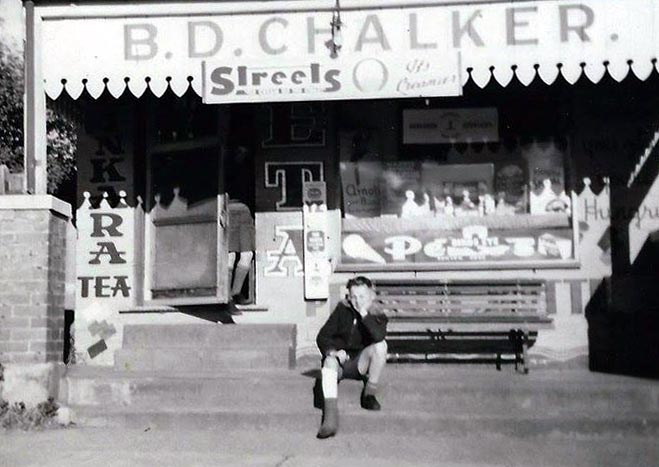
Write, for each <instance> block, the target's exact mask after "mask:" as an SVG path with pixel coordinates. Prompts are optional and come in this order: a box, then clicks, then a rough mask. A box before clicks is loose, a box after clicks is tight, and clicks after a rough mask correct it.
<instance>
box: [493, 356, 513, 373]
mask: <svg viewBox="0 0 659 467" xmlns="http://www.w3.org/2000/svg"><path fill="white" fill-rule="evenodd" d="M515 365H517V363H515ZM496 366H497V370H498V371H501V354H500V353H498V354H497V359H496Z"/></svg>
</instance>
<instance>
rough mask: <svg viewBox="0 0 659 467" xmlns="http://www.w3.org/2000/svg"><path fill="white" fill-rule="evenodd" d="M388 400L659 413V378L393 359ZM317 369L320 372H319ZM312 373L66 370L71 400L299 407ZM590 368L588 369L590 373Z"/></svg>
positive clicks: (519, 410) (506, 409)
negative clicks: (460, 368) (435, 367)
mask: <svg viewBox="0 0 659 467" xmlns="http://www.w3.org/2000/svg"><path fill="white" fill-rule="evenodd" d="M386 371H387V373H386V377H385V379H384V380H383V382H382V385H381V391H380V400H381V401H382V403H383V405H385V406H386V407H389V408H395V409H397V410H404V411H411V412H413V411H420V412H423V411H426V410H432V411H435V412H437V413H442V414H457V415H465V414H473V415H475V416H476V415H502V414H504V415H505V414H510V413H516V414H526V415H537V414H547V415H552V416H558V415H571V414H573V413H593V414H601V413H604V414H621V413H625V412H639V413H640V412H646V413H654V414H659V385H656V384H652V382H647V381H643V380H634V379H631V378H620V377H601V375H594V374H585V375H583V374H582V373H584V372H580V371H573V372H562V371H552V372H535V373H533V374H532V375H529V376H522V375H516V374H513V373H509V374H505V373H503V372H496V371H494V372H490V371H485V372H483V371H480V372H471V373H468V372H442V371H440V372H434V371H432V369H422V368H418V367H417V368H406V367H405V366H402V365H401V366H395V365H390V366H389V367H388V368H387V369H386ZM316 373H317V372H316ZM311 376H312V375H309V376H305V375H301V374H300V373H299V372H297V371H295V370H273V369H268V370H251V371H249V370H236V369H235V368H234V369H233V370H226V371H222V372H221V373H209V372H205V373H187V374H183V373H180V372H175V371H161V372H152V373H145V372H135V371H115V370H111V369H89V368H88V369H84V368H81V369H78V370H77V371H75V370H74V371H71V372H70V373H69V375H68V376H67V378H66V381H67V392H66V395H65V397H64V399H65V400H66V401H67V402H68V404H71V405H92V406H133V407H136V408H139V409H143V410H147V409H149V410H150V409H155V408H158V407H165V408H166V407H186V408H190V409H201V408H205V409H222V410H245V411H252V410H256V409H258V410H261V411H264V412H268V411H278V410H284V411H292V410H298V408H300V407H303V408H305V407H311V406H312V387H313V384H314V381H315V380H314V378H313V377H311ZM584 376H585V377H584ZM361 388H362V384H361V383H360V382H358V381H344V382H342V383H341V384H340V386H339V394H340V398H341V401H342V403H344V404H346V405H347V406H354V407H358V400H359V395H360V392H361Z"/></svg>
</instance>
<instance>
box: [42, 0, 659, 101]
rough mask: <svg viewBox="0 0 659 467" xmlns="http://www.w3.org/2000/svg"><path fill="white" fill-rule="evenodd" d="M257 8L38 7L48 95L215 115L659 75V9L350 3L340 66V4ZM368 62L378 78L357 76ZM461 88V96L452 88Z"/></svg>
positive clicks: (627, 2) (541, 3)
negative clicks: (236, 106)
mask: <svg viewBox="0 0 659 467" xmlns="http://www.w3.org/2000/svg"><path fill="white" fill-rule="evenodd" d="M242 3H243V5H245V2H242ZM248 3H249V4H252V2H248ZM254 3H257V2H254ZM258 3H261V4H267V6H268V9H266V8H265V7H261V9H254V8H253V7H252V9H253V11H252V10H249V9H245V8H243V10H242V11H238V10H237V8H238V7H239V5H240V2H236V3H234V4H233V9H232V7H231V5H232V4H230V3H223V4H222V5H223V6H222V8H219V7H218V6H217V5H218V4H203V3H190V4H187V6H182V5H181V4H151V3H147V4H141V5H139V9H138V8H137V6H135V5H133V7H134V8H132V9H131V8H129V7H126V8H124V9H121V8H118V7H117V5H116V4H114V5H106V6H104V7H102V8H103V9H99V7H98V6H96V7H94V9H89V10H86V8H91V7H85V6H79V7H66V8H65V7H61V8H59V9H58V8H52V7H39V10H41V13H42V15H41V18H42V44H43V45H42V50H41V56H42V60H43V61H42V64H43V69H42V70H43V76H44V79H45V90H46V93H47V94H48V96H50V97H51V98H56V97H58V96H59V95H60V94H61V93H62V92H63V91H64V90H65V92H67V93H68V94H70V95H71V96H72V97H73V98H77V97H79V96H80V94H81V93H82V92H83V91H84V90H85V89H86V91H87V92H88V93H89V94H90V95H91V96H92V97H94V98H96V97H98V96H100V95H101V94H102V93H103V92H104V90H105V89H107V90H108V91H109V92H110V94H111V95H113V96H115V97H118V96H120V95H122V94H123V93H124V92H126V91H127V90H128V91H129V92H131V93H132V94H134V95H135V96H141V95H142V94H143V93H144V92H145V91H146V90H147V88H148V89H149V90H150V91H151V92H152V93H153V94H155V95H156V96H160V95H162V94H163V93H164V92H165V91H166V90H167V88H171V89H172V91H173V92H174V93H175V94H177V95H182V94H183V93H185V92H186V91H187V90H188V89H189V87H192V89H194V91H195V92H196V93H197V94H199V95H202V96H204V97H205V98H206V97H208V95H210V94H208V93H214V94H216V95H215V96H214V100H213V102H236V101H245V100H250V101H258V100H261V101H263V100H269V101H277V100H294V99H297V98H298V97H299V99H302V100H315V99H319V100H321V99H359V98H373V97H387V98H389V97H413V96H422V97H431V96H438V95H455V93H456V88H457V92H458V93H459V92H460V88H461V85H463V84H464V83H466V82H467V80H468V79H469V78H470V77H471V79H472V80H473V81H474V82H475V83H476V84H477V85H479V86H481V87H484V86H486V85H487V84H488V83H489V82H490V80H492V79H495V80H496V81H497V82H498V83H499V84H500V85H502V86H506V85H508V83H510V81H511V80H512V79H513V77H516V78H517V79H518V80H519V81H520V82H521V83H522V84H524V85H528V84H529V83H531V82H532V81H533V80H534V79H536V78H540V79H542V81H544V82H545V83H547V84H551V83H553V82H554V81H555V80H556V79H557V77H558V76H559V74H560V75H562V76H563V77H564V78H565V80H566V81H568V82H569V83H574V82H575V81H577V80H578V79H579V78H580V77H581V76H582V75H583V74H585V75H586V77H587V78H588V79H589V80H591V81H592V82H594V83H597V82H598V81H599V80H600V79H601V78H602V77H603V76H604V75H605V73H608V74H609V75H611V76H612V77H613V78H614V79H615V80H618V81H620V80H622V79H624V78H625V77H627V76H628V75H629V74H630V73H633V74H634V75H635V76H636V77H638V78H639V79H641V80H645V79H647V78H648V76H650V75H651V73H653V71H655V72H656V71H659V68H657V67H658V66H659V65H658V64H657V57H658V56H659V37H658V32H659V25H658V23H659V0H624V1H623V0H608V1H602V0H584V1H565V0H536V1H526V2H524V1H514V2H496V1H490V2H456V3H454V2H452V1H448V2H431V1H422V0H421V1H417V2H410V1H405V0H399V1H397V2H394V1H393V0H391V1H389V0H387V1H378V2H364V1H357V0H354V1H350V0H343V1H342V2H341V11H340V21H341V25H342V26H341V28H340V29H341V36H342V37H341V38H342V47H341V48H340V49H339V51H338V54H337V56H336V57H333V58H332V57H330V48H329V47H328V44H329V45H331V41H332V40H334V42H335V43H336V42H337V37H336V30H335V31H334V34H333V33H332V28H331V27H330V23H331V22H332V19H333V17H334V18H335V21H336V10H335V9H334V8H335V1H334V0H331V1H329V0H324V1H321V0H315V1H307V2H301V1H291V2H285V1H275V2H258ZM362 62H368V63H371V64H373V63H374V64H376V66H370V67H362V69H357V68H356V66H357V65H356V64H359V63H362ZM202 63H205V65H206V67H207V68H206V70H207V72H206V73H207V75H206V76H204V75H205V73H204V71H203V70H202ZM218 70H219V71H218ZM213 71H215V73H216V74H215V75H212V72H213ZM328 73H329V74H328ZM211 75H212V76H211ZM451 79H453V80H454V81H456V82H457V86H446V84H447V81H450V80H451ZM439 81H441V82H442V83H440V84H441V85H438V82H439ZM385 83H386V85H385ZM211 85H212V86H214V88H210V87H209V86H211ZM337 86H338V91H337ZM365 89H368V92H365V91H364V90H365ZM380 90H381V92H380ZM215 91H217V92H215ZM378 92H380V93H379V94H378ZM291 94H295V95H296V96H298V97H291Z"/></svg>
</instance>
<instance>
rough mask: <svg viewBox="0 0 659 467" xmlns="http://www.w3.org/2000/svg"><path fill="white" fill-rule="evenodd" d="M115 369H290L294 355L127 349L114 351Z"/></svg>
mask: <svg viewBox="0 0 659 467" xmlns="http://www.w3.org/2000/svg"><path fill="white" fill-rule="evenodd" d="M114 359H115V363H114V364H115V368H117V369H120V370H127V371H166V372H170V373H186V372H199V371H206V372H212V371H215V372H217V371H222V370H232V369H236V368H244V369H270V368H279V369H284V368H289V367H291V366H292V365H293V364H294V356H293V355H292V352H291V350H290V349H289V348H287V347H283V346H279V347H257V348H246V349H235V348H229V349H225V348H220V347H201V346H199V347H197V348H180V347H179V348H171V349H169V348H168V349H166V348H128V349H125V348H124V349H119V350H117V351H115V354H114Z"/></svg>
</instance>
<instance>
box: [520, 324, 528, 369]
mask: <svg viewBox="0 0 659 467" xmlns="http://www.w3.org/2000/svg"><path fill="white" fill-rule="evenodd" d="M521 337H522V371H523V372H524V374H525V375H528V374H529V367H528V365H527V363H528V350H529V333H528V332H527V331H524V332H523V333H522V336H521Z"/></svg>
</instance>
